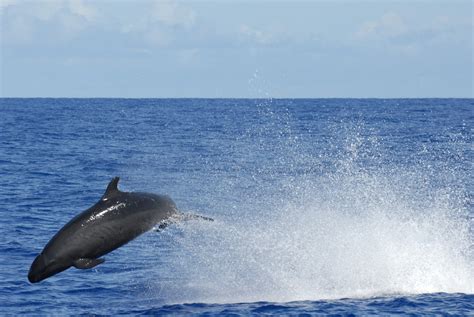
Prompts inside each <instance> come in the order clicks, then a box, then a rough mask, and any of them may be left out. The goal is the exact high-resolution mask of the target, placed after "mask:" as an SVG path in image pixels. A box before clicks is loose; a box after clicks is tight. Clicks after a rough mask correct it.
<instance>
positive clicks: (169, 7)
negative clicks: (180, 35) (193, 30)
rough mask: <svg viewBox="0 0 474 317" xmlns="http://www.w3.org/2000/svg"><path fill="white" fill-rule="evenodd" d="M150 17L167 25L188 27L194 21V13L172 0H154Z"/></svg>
mask: <svg viewBox="0 0 474 317" xmlns="http://www.w3.org/2000/svg"><path fill="white" fill-rule="evenodd" d="M151 17H152V19H153V20H155V21H157V22H159V23H161V24H163V25H165V26H168V27H185V28H190V27H192V26H193V25H194V23H195V22H196V13H195V12H194V11H193V10H192V9H191V8H189V7H186V6H183V5H181V4H179V3H178V2H176V1H173V0H155V1H154V4H153V7H152V10H151Z"/></svg>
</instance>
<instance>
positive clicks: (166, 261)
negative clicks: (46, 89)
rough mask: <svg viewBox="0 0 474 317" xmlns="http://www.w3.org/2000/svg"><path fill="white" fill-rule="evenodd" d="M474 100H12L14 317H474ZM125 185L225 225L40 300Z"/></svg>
mask: <svg viewBox="0 0 474 317" xmlns="http://www.w3.org/2000/svg"><path fill="white" fill-rule="evenodd" d="M473 131H474V100H473V99H416V100H415V99H410V100H404V99H403V100H402V99H399V100H396V99H394V100H381V99H378V100H353V99H334V100H305V99H296V100H263V99H262V100H232V99H227V100H206V99H185V100H163V99H160V100H158V99H0V201H1V202H2V207H3V208H2V209H1V211H0V212H1V217H0V250H1V251H0V252H1V257H0V280H1V284H0V285H1V286H0V312H1V313H3V314H12V315H16V314H24V313H28V314H54V315H62V314H110V315H115V314H120V313H122V314H160V313H167V314H203V315H214V314H215V315H221V314H224V315H231V314H236V315H248V314H281V315H284V314H302V315H304V314H306V315H313V314H356V315H367V314H374V315H379V314H390V313H393V314H395V313H400V314H435V313H437V314H452V315H467V314H472V311H473V308H474V305H473V302H474V295H473V294H474V263H473V259H474V246H473V236H474V234H473V215H474V210H473V205H474V203H473V189H474V186H473V181H472V179H473V177H472V176H473V158H474V155H473V143H472V138H473ZM113 176H120V177H121V183H120V185H119V187H120V188H121V189H122V190H127V191H130V190H134V191H148V192H156V193H163V194H168V195H170V196H171V197H172V198H173V199H174V201H175V202H176V204H177V205H178V207H179V208H180V209H181V210H183V211H188V212H195V213H199V214H203V215H208V216H212V217H213V218H214V219H215V221H214V222H212V223H209V222H200V221H195V222H193V221H191V222H186V223H182V224H176V225H173V226H171V227H169V228H167V229H166V230H164V231H162V232H149V233H147V234H144V235H143V236H141V237H139V238H138V239H136V240H134V241H133V242H131V243H129V244H127V245H126V246H124V247H122V248H120V249H118V250H115V251H114V252H112V253H110V254H108V255H106V256H105V259H106V261H105V263H104V264H101V265H99V266H97V267H96V268H94V269H92V270H77V269H74V268H71V269H69V270H67V271H65V272H62V273H60V274H58V275H56V276H53V277H51V278H49V279H47V280H45V281H43V282H41V283H39V284H34V285H32V284H30V283H29V282H28V280H27V277H26V276H27V272H28V269H29V266H30V264H31V262H32V261H33V259H34V257H35V256H36V255H37V254H38V253H39V252H40V251H41V249H42V248H43V247H44V245H45V244H46V243H47V242H48V240H49V239H50V238H51V237H52V236H53V235H54V233H55V232H56V231H57V230H58V229H60V228H61V227H62V226H63V225H64V224H65V223H66V222H67V221H68V220H69V219H71V218H72V217H73V216H74V215H76V214H78V213H79V212H81V211H83V210H84V209H86V208H88V207H90V206H91V205H93V204H94V203H95V202H96V201H97V200H98V199H99V198H100V197H101V195H102V194H103V192H104V190H105V187H106V185H107V184H108V182H109V181H110V179H111V178H112V177H113Z"/></svg>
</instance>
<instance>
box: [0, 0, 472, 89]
mask: <svg viewBox="0 0 474 317" xmlns="http://www.w3.org/2000/svg"><path fill="white" fill-rule="evenodd" d="M473 3H474V2H473V1H470V0H468V1H457V0H418V1H416V0H415V1H408V0H399V1H384V0H379V1H356V0H352V1H351V0H346V1H340V0H334V1H289V0H288V1H263V0H260V1H258V0H257V1H229V0H221V1H217V0H216V1H171V0H159V1H153V0H137V1H131V0H129V1H126V0H115V1H113V0H90V1H87V0H49V1H48V0H35V1H28V0H0V19H1V37H0V48H1V51H0V54H1V55H0V61H1V64H0V74H1V77H0V96H1V97H81V98H82V97H123V98H193V97H202V98H255V97H258V98H268V97H273V98H346V97H354V98H365V97H375V98H417V97H441V98H442V97H461V98H462V97H468V98H473V97H474V87H473V73H474V62H473V33H474V25H473Z"/></svg>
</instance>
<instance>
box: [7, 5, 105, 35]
mask: <svg viewBox="0 0 474 317" xmlns="http://www.w3.org/2000/svg"><path fill="white" fill-rule="evenodd" d="M0 9H1V10H0V14H1V16H2V27H3V32H2V33H3V34H2V35H3V37H4V40H5V41H6V42H7V43H10V44H29V43H31V42H33V41H35V40H36V39H37V38H39V37H40V35H39V34H40V33H41V30H44V29H48V28H51V29H53V30H54V32H55V35H59V36H60V37H64V36H66V37H70V36H73V35H75V34H77V33H78V32H81V31H82V30H84V29H85V28H87V27H88V26H89V25H90V24H92V23H95V22H96V21H97V20H98V17H99V14H98V11H97V10H96V9H95V7H94V6H92V5H91V4H90V2H85V1H83V0H48V1H36V2H33V1H14V0H1V2H0ZM53 36H54V33H53Z"/></svg>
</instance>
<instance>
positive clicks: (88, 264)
mask: <svg viewBox="0 0 474 317" xmlns="http://www.w3.org/2000/svg"><path fill="white" fill-rule="evenodd" d="M104 261H105V260H104V259H87V258H80V259H77V260H76V261H74V262H73V265H74V267H75V268H77V269H81V270H85V269H92V268H93V267H94V266H97V265H99V264H102V263H104Z"/></svg>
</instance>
